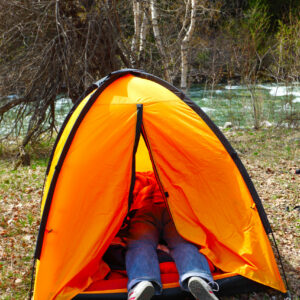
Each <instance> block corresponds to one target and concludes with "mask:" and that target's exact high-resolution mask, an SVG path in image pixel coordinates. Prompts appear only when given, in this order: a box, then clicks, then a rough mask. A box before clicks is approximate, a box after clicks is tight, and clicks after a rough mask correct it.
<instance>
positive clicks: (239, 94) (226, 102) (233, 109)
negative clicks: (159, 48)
mask: <svg viewBox="0 0 300 300" xmlns="http://www.w3.org/2000/svg"><path fill="white" fill-rule="evenodd" d="M251 91H252V95H253V97H255V98H256V99H257V101H258V103H259V104H260V105H261V113H260V121H261V122H264V123H265V124H270V123H271V124H272V125H275V126H276V125H283V126H289V125H293V126H295V125H299V124H297V122H299V120H298V121H297V120H294V121H293V122H291V121H290V120H291V119H292V118H294V119H295V118H296V116H297V115H298V118H299V113H300V83H294V84H292V85H290V86H285V85H276V84H260V85H257V86H255V87H253V86H252V87H251V86H250V87H248V86H242V85H217V86H216V87H215V89H213V90H210V89H205V88H204V87H203V86H193V87H192V88H191V90H190V91H189V96H190V98H191V99H192V100H194V101H195V102H196V103H197V104H198V105H199V106H200V107H201V108H202V109H203V110H204V112H206V114H207V115H208V116H209V117H210V118H211V119H212V120H213V121H214V122H215V124H216V125H218V126H220V127H222V126H224V124H225V123H226V122H231V123H232V125H233V126H236V127H239V128H244V127H253V125H254V113H253V100H252V98H251ZM266 121H267V122H266ZM291 123H292V124H291Z"/></svg>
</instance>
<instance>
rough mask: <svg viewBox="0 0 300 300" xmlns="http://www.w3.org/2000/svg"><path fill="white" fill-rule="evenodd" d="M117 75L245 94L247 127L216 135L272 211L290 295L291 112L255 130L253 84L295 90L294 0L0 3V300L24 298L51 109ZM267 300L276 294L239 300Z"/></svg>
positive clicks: (299, 73)
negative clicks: (138, 74) (131, 71)
mask: <svg viewBox="0 0 300 300" xmlns="http://www.w3.org/2000/svg"><path fill="white" fill-rule="evenodd" d="M121 68H139V69H143V70H145V71H147V72H149V73H151V74H154V75H156V76H159V77H162V78H163V79H165V80H167V81H169V82H170V83H172V84H174V85H175V86H177V87H179V88H180V89H182V90H183V91H185V92H189V88H190V87H191V86H192V85H194V84H202V85H203V86H205V87H209V88H211V89H213V88H214V87H215V86H217V85H218V84H220V83H221V84H227V85H230V86H233V85H235V84H239V85H244V86H245V87H246V88H247V90H248V91H249V93H250V95H251V105H252V109H251V110H252V112H251V113H252V117H253V127H254V129H255V130H253V129H251V130H238V129H237V130H235V129H224V131H223V132H224V133H225V135H226V137H227V138H228V139H229V140H230V142H231V143H232V145H233V146H234V148H235V149H236V150H237V152H238V153H239V156H240V157H241V159H242V161H243V163H244V164H245V166H246V168H247V170H248V172H249V174H250V176H251V178H252V180H253V181H254V184H255V186H256V188H257V190H258V193H259V195H260V196H261V197H262V201H263V205H264V207H265V209H266V212H267V214H268V215H269V216H271V219H270V222H271V225H272V227H273V230H274V233H275V236H276V237H277V238H276V240H277V243H278V246H279V250H280V252H281V253H282V255H283V265H284V267H285V270H286V276H287V279H288V282H289V284H290V289H291V291H292V294H293V295H294V296H295V297H299V296H300V291H299V280H300V276H299V274H300V261H299V257H300V250H299V249H300V246H299V241H300V234H299V231H300V221H299V179H300V178H299V175H296V174H295V170H296V169H299V164H300V158H299V143H300V135H299V130H298V129H299V120H300V112H299V111H297V110H293V111H292V112H291V113H289V114H287V115H286V116H285V120H284V124H286V125H287V126H283V127H281V128H279V127H278V126H277V127H276V126H273V127H271V128H268V129H267V130H266V129H264V128H263V126H264V123H263V121H264V120H263V118H262V102H263V100H264V99H262V97H261V95H260V94H259V93H258V92H257V87H258V86H259V85H260V84H262V83H274V84H278V85H284V86H291V85H294V84H299V78H300V0H285V1H282V0H197V1H196V0H184V1H183V0H173V1H168V0H148V1H146V0H122V1H121V0H68V1H61V0H11V1H6V0H0V129H1V126H2V125H3V123H4V122H5V121H7V119H8V116H9V115H10V113H11V112H13V114H12V115H13V118H12V119H11V125H10V129H9V130H8V131H5V133H1V135H0V237H1V239H0V299H25V298H26V297H27V295H28V291H29V289H30V277H31V264H32V257H33V251H34V244H35V239H36V234H37V232H38V227H39V222H40V217H39V213H40V208H39V201H40V197H41V194H42V186H43V179H44V174H45V169H46V166H47V162H48V159H49V155H50V152H51V148H52V146H53V143H54V139H55V137H56V134H57V132H58V131H59V126H60V125H59V123H58V122H57V119H58V116H57V112H56V105H57V103H58V102H59V101H60V99H61V98H62V97H66V98H70V99H72V101H73V103H74V102H76V99H78V98H79V96H80V95H81V94H82V93H83V92H84V91H85V90H86V89H87V88H88V87H89V86H90V85H91V84H92V83H93V82H95V81H96V80H99V79H100V78H102V77H103V76H106V75H107V74H108V73H110V72H112V71H114V70H118V69H121ZM286 101H287V102H289V104H290V105H292V99H291V98H287V100H286ZM273 246H274V245H273ZM275 253H276V250H275ZM277 259H278V257H277ZM268 297H270V298H271V297H273V299H274V293H270V294H262V295H260V294H254V295H253V294H252V295H248V296H246V298H245V299H248V298H249V299H265V298H268ZM237 299H241V298H240V296H238V298H237Z"/></svg>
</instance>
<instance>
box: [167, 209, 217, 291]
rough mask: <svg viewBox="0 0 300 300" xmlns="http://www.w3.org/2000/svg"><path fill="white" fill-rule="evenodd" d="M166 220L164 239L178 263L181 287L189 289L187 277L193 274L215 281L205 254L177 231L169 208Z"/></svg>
mask: <svg viewBox="0 0 300 300" xmlns="http://www.w3.org/2000/svg"><path fill="white" fill-rule="evenodd" d="M164 222H165V226H164V232H163V235H164V239H165V241H166V242H167V244H168V246H169V248H170V251H171V255H172V257H173V259H174V261H175V263H176V267H177V270H178V273H179V283H180V286H181V288H182V289H183V290H185V291H188V288H187V283H188V280H186V279H188V278H190V277H192V276H199V277H201V278H203V279H204V280H206V281H208V282H211V281H213V278H212V275H211V272H210V269H209V265H208V262H207V260H206V258H205V256H204V255H203V254H201V253H200V252H199V250H198V248H197V247H196V246H195V245H194V244H192V243H190V242H188V241H186V240H185V239H183V238H182V237H181V236H180V235H179V234H178V233H177V231H176V228H175V225H174V223H173V221H172V219H171V218H170V216H169V213H168V211H167V210H165V214H164Z"/></svg>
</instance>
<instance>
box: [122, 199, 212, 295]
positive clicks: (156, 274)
mask: <svg viewBox="0 0 300 300" xmlns="http://www.w3.org/2000/svg"><path fill="white" fill-rule="evenodd" d="M160 237H162V238H163V239H164V240H165V241H166V242H167V244H168V247H169V249H170V253H171V256H172V258H173V259H174V261H175V264H176V267H177V270H178V273H179V283H180V286H181V288H182V289H183V290H186V291H188V288H187V281H188V280H187V279H188V278H190V277H191V276H199V277H201V278H203V279H204V280H206V281H208V282H211V281H213V278H212V275H211V272H210V269H209V266H208V262H207V260H206V258H205V256H204V255H203V254H201V253H200V252H199V250H198V248H197V246H195V245H194V244H191V243H189V242H188V241H186V240H184V239H183V238H182V237H181V236H180V235H179V234H178V233H177V231H176V228H175V225H174V223H173V221H172V219H171V218H170V215H169V212H168V210H167V208H166V207H165V205H157V204H153V205H152V206H147V207H143V208H141V209H139V210H138V211H137V212H136V214H135V215H134V217H133V218H132V219H131V221H130V224H129V228H128V236H127V245H128V249H127V252H126V270H127V275H128V285H127V288H128V291H129V290H130V289H131V288H132V287H133V286H134V285H136V284H137V283H139V282H140V281H144V280H147V281H151V282H152V283H153V284H154V287H155V290H156V294H160V293H161V291H162V283H161V278H160V270H159V262H158V258H157V251H156V249H157V245H158V242H159V240H160Z"/></svg>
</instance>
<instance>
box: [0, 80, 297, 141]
mask: <svg viewBox="0 0 300 300" xmlns="http://www.w3.org/2000/svg"><path fill="white" fill-rule="evenodd" d="M250 89H251V90H252V93H253V95H254V97H256V99H258V102H259V103H261V116H260V119H261V121H268V124H270V123H271V124H272V125H283V126H289V125H293V126H295V125H297V123H296V122H299V120H298V121H294V122H290V121H289V120H290V119H291V118H292V117H293V116H294V115H298V118H299V114H300V83H294V84H291V85H289V86H285V85H276V84H260V85H257V86H256V87H255V88H254V87H247V86H242V85H216V86H215V88H214V89H207V88H205V87H204V86H200V85H198V86H193V87H192V88H191V89H190V91H189V92H188V95H189V97H190V98H191V99H192V100H193V101H195V102H196V103H197V104H198V105H199V106H200V107H201V108H202V109H203V110H204V112H205V113H206V114H207V115H208V116H209V117H210V118H211V119H212V120H213V121H214V122H215V124H216V125H218V126H220V127H223V126H224V124H225V123H226V122H231V123H232V125H233V126H236V127H239V128H245V127H253V124H254V117H253V104H252V100H251V92H250ZM11 97H16V96H15V95H12V96H11ZM72 105H73V104H72V102H71V100H70V99H69V98H64V97H58V98H57V100H56V103H55V111H56V123H55V124H56V127H57V129H58V130H59V128H60V126H61V125H62V123H63V121H64V119H65V117H66V115H67V114H68V112H69V111H70V109H71V107H72ZM48 113H49V112H48ZM24 114H25V115H27V116H25V124H23V125H22V124H19V123H18V125H17V127H16V128H14V129H12V128H13V126H12V124H13V122H14V120H15V119H16V118H17V112H16V109H12V110H10V111H9V113H6V114H5V115H4V118H3V121H2V122H1V126H0V136H2V137H3V136H5V135H7V134H8V133H11V135H12V136H15V137H17V136H20V135H24V134H25V133H26V130H27V125H28V122H29V119H30V111H29V109H28V108H27V111H26V108H24ZM298 126H299V124H298Z"/></svg>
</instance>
